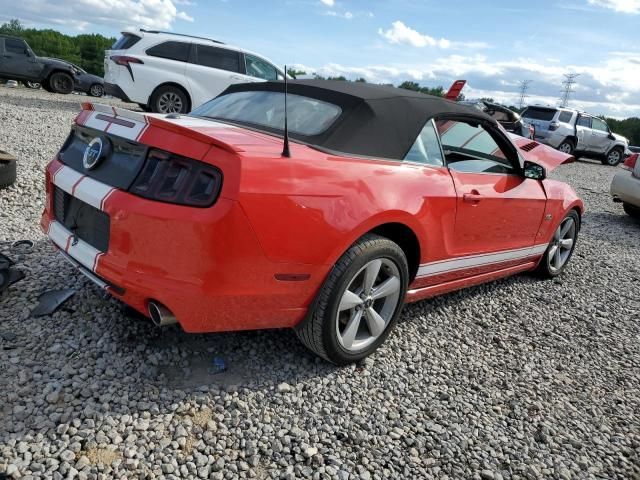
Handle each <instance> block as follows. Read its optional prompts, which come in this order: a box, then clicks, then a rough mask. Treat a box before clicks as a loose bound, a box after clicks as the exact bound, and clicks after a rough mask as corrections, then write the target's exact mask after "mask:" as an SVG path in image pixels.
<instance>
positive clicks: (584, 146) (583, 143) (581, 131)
mask: <svg viewBox="0 0 640 480" xmlns="http://www.w3.org/2000/svg"><path fill="white" fill-rule="evenodd" d="M576 138H577V140H578V143H577V144H576V150H580V151H590V150H591V117H589V116H587V115H579V116H578V120H577V121H576Z"/></svg>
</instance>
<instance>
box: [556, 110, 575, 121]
mask: <svg viewBox="0 0 640 480" xmlns="http://www.w3.org/2000/svg"><path fill="white" fill-rule="evenodd" d="M571 117H573V113H571V112H566V111H565V112H561V113H560V116H559V117H558V120H559V121H560V122H563V123H569V122H570V121H571Z"/></svg>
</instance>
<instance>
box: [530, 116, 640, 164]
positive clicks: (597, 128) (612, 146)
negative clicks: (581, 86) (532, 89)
mask: <svg viewBox="0 0 640 480" xmlns="http://www.w3.org/2000/svg"><path fill="white" fill-rule="evenodd" d="M522 118H524V119H525V120H526V121H527V122H529V123H530V124H532V125H533V126H534V127H535V138H536V140H538V141H540V142H542V143H546V144H547V145H550V146H552V147H554V148H557V149H558V150H560V151H561V152H564V153H568V154H573V155H574V156H575V157H576V158H578V157H581V156H584V157H592V158H598V159H600V160H601V161H602V163H603V164H605V165H611V166H615V165H618V164H619V163H620V162H621V161H622V160H624V158H625V157H626V156H627V155H629V154H630V153H631V151H630V150H629V141H628V140H627V139H626V138H624V137H623V136H621V135H617V134H615V133H613V132H612V131H611V129H610V128H609V126H608V125H607V124H606V122H605V121H604V120H602V119H600V118H598V117H594V116H593V115H589V114H588V113H584V112H580V111H578V110H573V109H569V108H556V107H543V106H537V105H536V106H531V107H527V108H526V109H525V111H524V112H522Z"/></svg>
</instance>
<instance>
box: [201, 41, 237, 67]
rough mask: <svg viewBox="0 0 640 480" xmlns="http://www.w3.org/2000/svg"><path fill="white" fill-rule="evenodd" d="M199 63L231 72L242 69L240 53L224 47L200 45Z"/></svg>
mask: <svg viewBox="0 0 640 480" xmlns="http://www.w3.org/2000/svg"><path fill="white" fill-rule="evenodd" d="M196 63H197V64H198V65H202V66H205V67H212V68H219V69H220V70H228V71H229V72H239V71H240V54H239V53H238V52H235V51H233V50H227V49H224V48H216V47H207V46H206V45H198V60H197V62H196Z"/></svg>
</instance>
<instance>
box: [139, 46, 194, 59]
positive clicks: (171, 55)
mask: <svg viewBox="0 0 640 480" xmlns="http://www.w3.org/2000/svg"><path fill="white" fill-rule="evenodd" d="M190 49H191V44H190V43H184V42H164V43H161V44H159V45H156V46H155V47H151V48H150V49H148V50H147V55H150V56H152V57H160V58H167V59H169V60H177V61H178V62H186V61H187V60H189V50H190Z"/></svg>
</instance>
